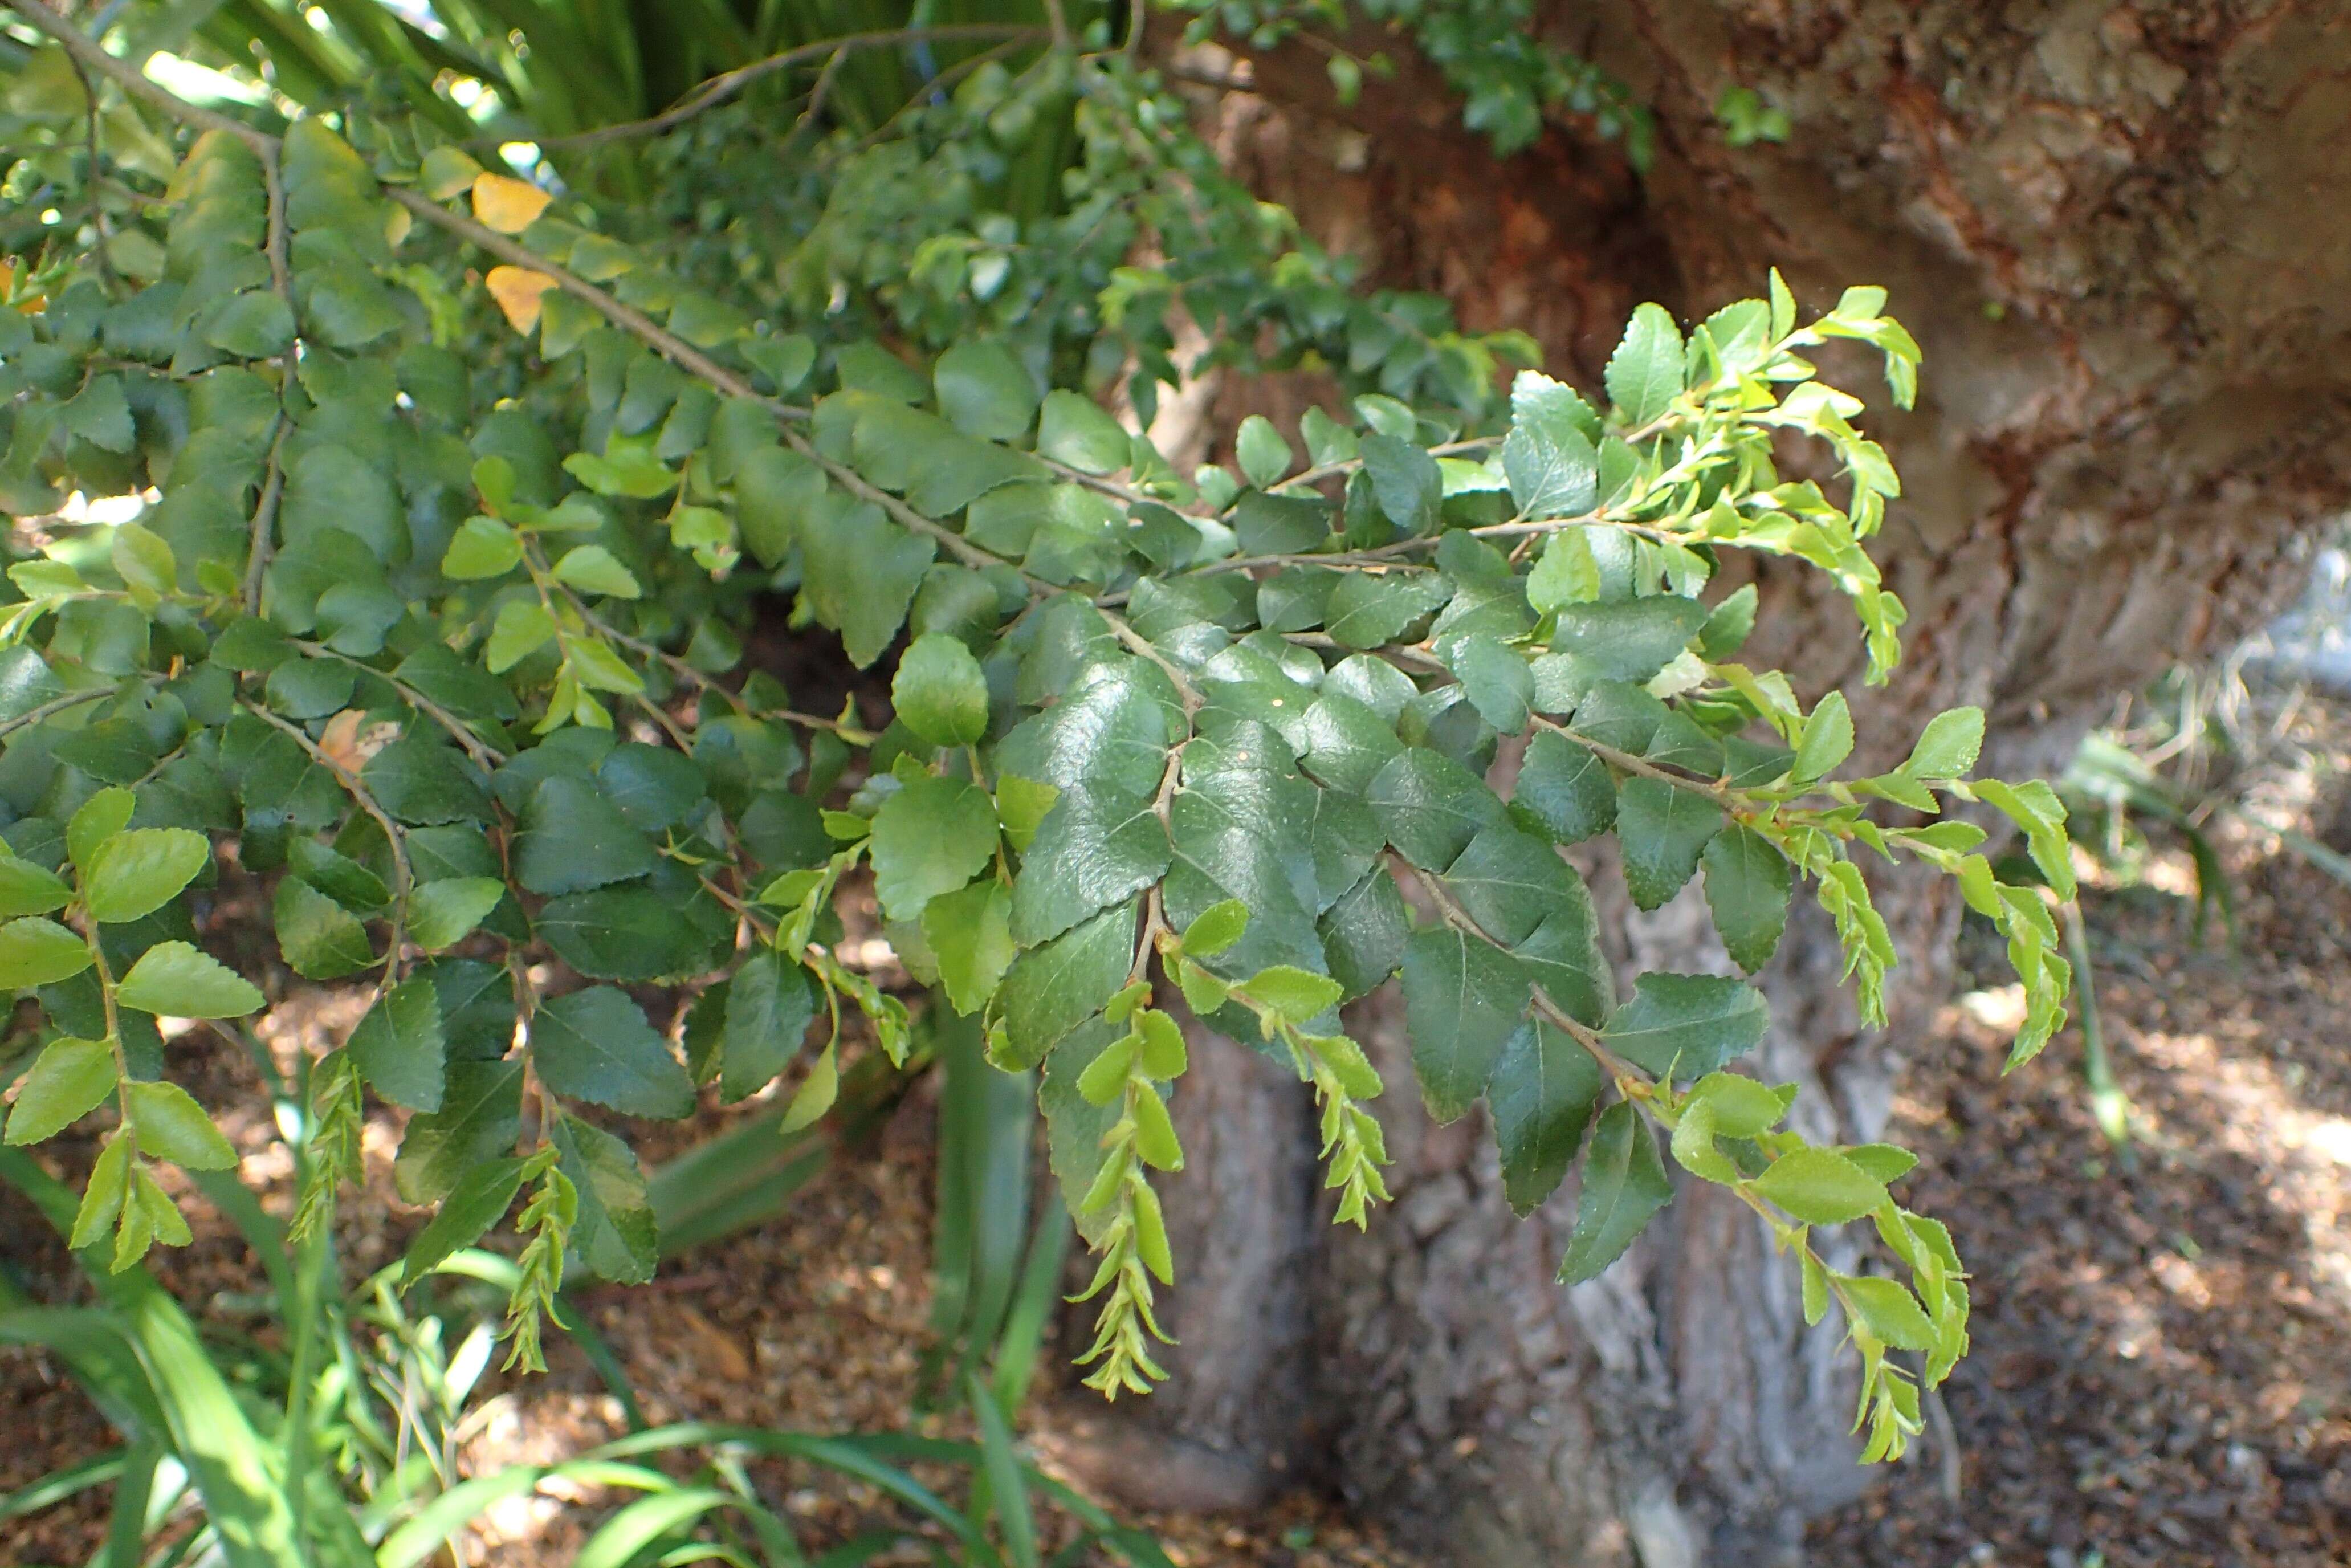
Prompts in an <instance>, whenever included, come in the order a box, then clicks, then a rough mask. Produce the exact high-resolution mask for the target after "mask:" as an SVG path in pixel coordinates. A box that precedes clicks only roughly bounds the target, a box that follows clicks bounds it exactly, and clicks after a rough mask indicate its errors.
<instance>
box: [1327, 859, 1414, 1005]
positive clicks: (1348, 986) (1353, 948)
mask: <svg viewBox="0 0 2351 1568" xmlns="http://www.w3.org/2000/svg"><path fill="white" fill-rule="evenodd" d="M1320 929H1321V931H1322V956H1323V959H1324V961H1325V962H1326V963H1328V964H1329V965H1330V967H1331V976H1332V978H1333V979H1335V980H1337V981H1338V982H1339V984H1340V985H1341V986H1342V987H1343V988H1344V990H1345V994H1346V996H1347V997H1348V998H1351V999H1352V998H1355V997H1360V996H1364V995H1365V994H1366V993H1368V992H1371V991H1373V990H1375V989H1377V988H1379V987H1380V986H1381V985H1382V984H1383V983H1384V982H1385V981H1386V980H1387V978H1388V977H1390V976H1392V975H1394V974H1395V972H1396V967H1397V966H1399V965H1401V964H1402V963H1403V962H1404V947H1405V938H1406V937H1407V936H1409V935H1410V934H1411V931H1412V920H1411V916H1410V915H1408V914H1407V913H1406V912H1405V906H1404V895H1403V894H1401V893H1398V892H1397V891H1396V885H1395V878H1394V877H1392V876H1390V875H1389V874H1388V873H1387V870H1386V868H1385V867H1383V866H1374V867H1373V868H1372V870H1370V871H1369V872H1367V873H1364V880H1363V881H1361V882H1359V883H1356V884H1355V885H1354V886H1353V887H1352V888H1350V889H1348V890H1347V891H1346V892H1345V893H1343V894H1340V895H1339V898H1338V901H1337V902H1336V903H1334V904H1332V905H1331V907H1330V909H1329V910H1328V911H1327V912H1325V913H1324V915H1323V916H1322V924H1321V926H1320Z"/></svg>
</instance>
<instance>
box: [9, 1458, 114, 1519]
mask: <svg viewBox="0 0 2351 1568" xmlns="http://www.w3.org/2000/svg"><path fill="white" fill-rule="evenodd" d="M136 1458H138V1455H137V1453H136V1451H135V1450H130V1449H123V1448H116V1449H114V1450H112V1451H111V1452H110V1453H104V1454H100V1455H99V1456H98V1457H97V1458H89V1459H84V1460H82V1461H81V1462H80V1463H79V1464H74V1465H67V1466H66V1467H64V1468H63V1469H55V1470H51V1471H50V1472H49V1473H48V1474H47V1475H45V1476H42V1477H41V1478H39V1479H37V1480H29V1481H26V1483H25V1484H24V1485H23V1486H20V1487H18V1488H17V1489H16V1490H15V1491H12V1492H10V1493H8V1494H7V1495H6V1496H5V1497H0V1520H10V1519H18V1518H21V1517H23V1516H24V1515H26V1514H28V1513H38V1512H40V1511H41V1510H43V1509H45V1508H51V1507H54V1506H56V1505H57V1504H58V1503H61V1502H63V1501H65V1500H66V1499H68V1498H69V1497H72V1496H74V1495H75V1494H76V1493H78V1492H85V1491H88V1490H89V1489H90V1488H92V1487H102V1486H104V1485H105V1484H106V1483H107V1482H109V1481H110V1480H113V1479H115V1478H116V1477H118V1476H120V1475H122V1474H123V1473H125V1471H127V1470H128V1469H130V1468H131V1464H132V1463H133V1461H134V1460H135V1459H136Z"/></svg>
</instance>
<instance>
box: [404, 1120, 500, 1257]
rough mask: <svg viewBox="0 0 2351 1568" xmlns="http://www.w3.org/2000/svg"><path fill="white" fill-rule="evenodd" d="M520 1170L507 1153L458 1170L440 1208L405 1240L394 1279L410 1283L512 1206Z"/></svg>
mask: <svg viewBox="0 0 2351 1568" xmlns="http://www.w3.org/2000/svg"><path fill="white" fill-rule="evenodd" d="M411 1125H412V1126H413V1125H414V1124H413V1123H412V1124H411ZM522 1170H523V1162H522V1161H521V1160H519V1159H517V1158H515V1157H513V1156H512V1155H508V1156H507V1158H505V1159H502V1160H492V1161H490V1162H489V1163H488V1164H486V1165H479V1166H473V1167H472V1168H470V1169H468V1170H467V1171H465V1174H464V1175H463V1176H459V1177H458V1180H457V1185H456V1187H455V1190H453V1191H452V1192H451V1193H450V1194H449V1196H448V1197H445V1198H444V1199H443V1200H442V1202H441V1212H440V1213H438V1214H436V1215H434V1217H433V1218H432V1219H431V1221H430V1222H429V1223H427V1224H426V1225H425V1227H424V1228H423V1229H422V1230H420V1231H418V1232H417V1233H416V1239H415V1240H413V1241H412V1242H410V1243H409V1244H408V1251H407V1253H406V1254H405V1255H404V1256H403V1257H402V1259H401V1260H400V1282H401V1283H402V1285H408V1284H413V1282H415V1281H418V1280H421V1279H423V1277H424V1276H425V1275H427V1274H429V1273H431V1272H432V1271H433V1270H434V1269H436V1268H438V1267H440V1265H441V1264H442V1263H444V1261H446V1260H448V1258H449V1257H450V1255H451V1254H453V1253H455V1252H457V1251H458V1250H460V1249H464V1248H467V1247H471V1246H472V1245H473V1244H474V1243H475V1242H476V1241H478V1240H480V1239H482V1237H483V1236H484V1235H485V1234H486V1232H487V1231H488V1230H489V1228H490V1227H492V1226H493V1225H496V1223H497V1222H498V1221H499V1220H500V1219H501V1218H504V1217H505V1215H506V1212H507V1209H508V1208H510V1207H513V1205H514V1199H515V1194H516V1193H517V1192H518V1191H520V1190H521V1188H522Z"/></svg>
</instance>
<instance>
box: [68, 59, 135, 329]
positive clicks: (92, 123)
mask: <svg viewBox="0 0 2351 1568" xmlns="http://www.w3.org/2000/svg"><path fill="white" fill-rule="evenodd" d="M66 63H67V64H68V65H70V66H72V67H73V73H74V79H75V80H77V81H78V82H80V83H81V97H82V102H83V103H84V104H85V105H86V106H87V107H88V109H89V226H90V229H91V230H92V232H94V233H95V234H96V235H98V244H97V246H96V247H95V248H96V249H97V251H98V271H99V277H103V278H105V279H106V291H107V292H108V293H109V294H113V295H118V296H119V295H120V294H121V292H122V275H121V274H120V273H119V272H117V271H115V270H114V257H113V256H112V255H111V254H110V252H109V251H108V249H107V245H106V209H105V207H103V206H102V205H100V204H99V178H98V169H99V158H100V156H101V154H100V152H99V145H98V89H96V88H94V87H92V86H91V85H90V80H89V71H88V70H86V69H84V68H83V67H82V63H81V61H79V60H78V59H76V58H75V57H73V56H71V55H68V56H67V57H66Z"/></svg>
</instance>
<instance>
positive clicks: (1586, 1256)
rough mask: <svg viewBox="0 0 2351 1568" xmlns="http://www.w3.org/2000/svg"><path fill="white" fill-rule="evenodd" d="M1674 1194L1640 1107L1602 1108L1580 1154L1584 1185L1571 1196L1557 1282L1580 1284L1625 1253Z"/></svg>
mask: <svg viewBox="0 0 2351 1568" xmlns="http://www.w3.org/2000/svg"><path fill="white" fill-rule="evenodd" d="M1673 1196H1674V1184H1673V1180H1672V1178H1671V1177H1669V1176H1667V1175H1666V1164H1665V1161H1664V1160H1662V1159H1660V1158H1658V1156H1657V1145H1656V1140H1654V1139H1653V1138H1651V1137H1650V1136H1649V1130H1648V1129H1647V1128H1646V1127H1644V1126H1643V1125H1642V1124H1641V1113H1639V1112H1638V1111H1636V1110H1635V1109H1634V1108H1633V1106H1632V1103H1630V1102H1629V1101H1624V1100H1619V1101H1618V1102H1617V1103H1615V1104H1614V1105H1611V1106H1609V1107H1608V1109H1607V1110H1605V1111H1603V1112H1602V1113H1600V1122H1599V1124H1598V1125H1597V1126H1596V1127H1594V1128H1593V1134H1592V1147H1591V1151H1590V1152H1589V1153H1588V1154H1586V1155H1584V1158H1583V1191H1582V1192H1581V1193H1579V1194H1578V1195H1577V1197H1576V1201H1575V1233H1574V1234H1573V1236H1571V1237H1570V1238H1569V1239H1568V1243H1567V1255H1566V1256H1565V1257H1564V1258H1562V1259H1561V1260H1560V1264H1559V1278H1560V1282H1561V1283H1562V1284H1568V1285H1575V1284H1581V1283H1583V1281H1586V1280H1589V1279H1592V1278H1593V1277H1595V1276H1596V1275H1598V1274H1599V1272H1600V1271H1601V1270H1604V1269H1605V1268H1607V1267H1608V1265H1609V1264H1611V1263H1614V1261H1616V1260H1617V1259H1618V1258H1620V1257H1622V1256H1624V1253H1625V1248H1627V1247H1630V1246H1631V1245H1632V1244H1633V1239H1634V1238H1635V1237H1636V1236H1638V1235H1640V1234H1641V1231H1642V1230H1643V1228H1646V1226H1647V1225H1648V1223H1649V1220H1650V1218H1652V1217H1653V1216H1655V1215H1656V1212H1657V1210H1659V1209H1661V1208H1663V1207H1665V1206H1666V1205H1667V1203H1668V1202H1669V1201H1671V1199H1672V1197H1673Z"/></svg>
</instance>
